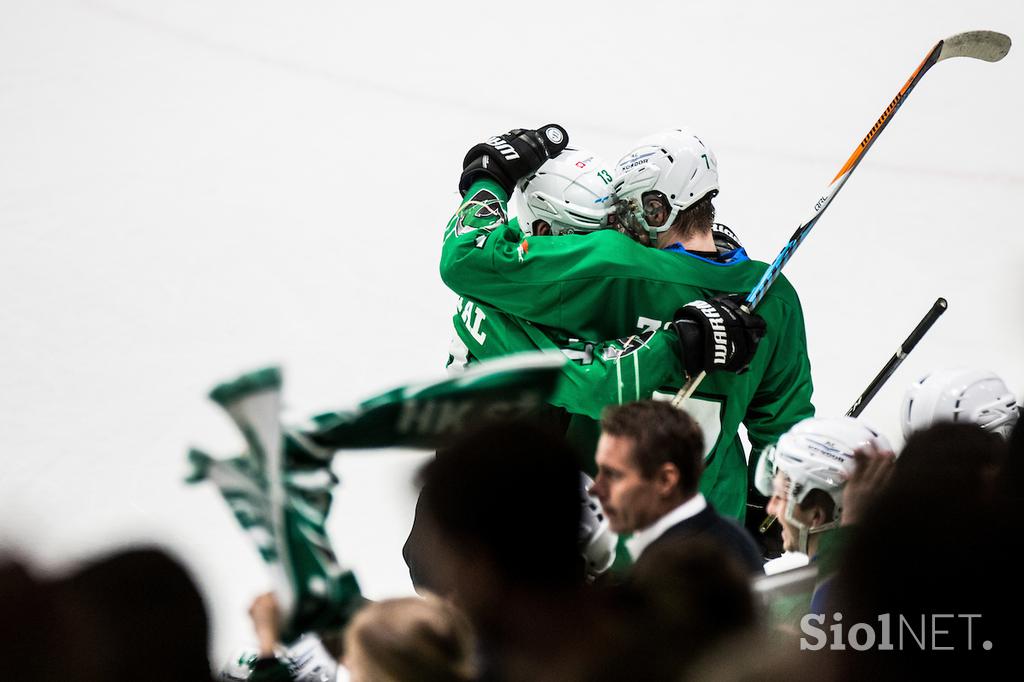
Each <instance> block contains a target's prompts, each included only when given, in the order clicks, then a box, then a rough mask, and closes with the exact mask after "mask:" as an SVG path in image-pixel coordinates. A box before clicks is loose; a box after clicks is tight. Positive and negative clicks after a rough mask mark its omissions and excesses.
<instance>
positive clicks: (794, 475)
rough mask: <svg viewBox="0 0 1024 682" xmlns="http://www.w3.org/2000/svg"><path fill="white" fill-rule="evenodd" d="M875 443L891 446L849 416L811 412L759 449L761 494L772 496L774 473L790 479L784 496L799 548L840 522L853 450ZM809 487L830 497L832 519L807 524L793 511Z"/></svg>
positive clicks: (757, 480)
mask: <svg viewBox="0 0 1024 682" xmlns="http://www.w3.org/2000/svg"><path fill="white" fill-rule="evenodd" d="M868 444H873V445H874V446H875V447H877V448H878V449H880V450H891V449H892V448H891V447H890V445H889V441H888V440H887V439H886V438H885V436H883V435H882V434H881V433H879V432H878V431H876V430H875V429H873V428H871V427H870V426H868V425H867V424H865V423H864V422H863V421H861V420H860V419H855V418H853V417H845V416H843V417H811V418H810V419H805V420H803V421H802V422H799V423H798V424H796V425H795V426H793V427H792V428H791V429H790V430H789V431H787V432H786V433H784V434H782V437H781V438H779V441H778V442H777V443H776V444H775V445H772V446H770V447H768V448H765V450H764V452H762V453H761V458H760V460H758V463H757V471H756V472H755V477H754V483H755V485H756V486H757V489H758V490H759V491H760V492H761V494H763V495H767V496H768V497H771V496H772V494H773V492H774V490H773V486H772V481H773V479H774V478H775V475H776V474H777V473H778V472H780V471H781V472H782V473H783V474H785V476H786V478H787V479H788V481H789V484H788V485H789V487H788V489H787V500H786V511H785V518H786V521H787V522H788V523H790V524H792V525H794V526H795V527H797V528H798V529H799V530H800V537H799V538H798V542H799V545H800V547H799V549H800V551H801V552H806V551H807V537H808V535H809V534H811V533H820V532H822V531H825V530H829V529H830V528H835V527H836V526H838V525H839V521H840V517H841V515H842V511H843V487H844V486H845V485H846V479H847V477H848V476H849V475H850V473H851V472H852V471H853V453H854V450H856V449H858V448H860V447H863V446H865V445H868ZM812 490H821V491H823V492H824V493H826V494H827V495H828V496H829V497H831V498H832V501H833V502H834V503H835V513H834V515H833V517H832V520H831V521H829V522H827V523H825V524H822V525H820V526H815V527H814V528H813V529H812V528H807V526H806V525H804V524H803V523H801V522H800V521H799V520H797V519H796V518H795V516H794V514H793V510H794V509H795V507H796V505H797V504H798V503H803V501H804V500H806V499H807V495H808V494H809V493H810V492H811V491H812Z"/></svg>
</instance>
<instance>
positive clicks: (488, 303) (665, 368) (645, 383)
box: [441, 180, 814, 519]
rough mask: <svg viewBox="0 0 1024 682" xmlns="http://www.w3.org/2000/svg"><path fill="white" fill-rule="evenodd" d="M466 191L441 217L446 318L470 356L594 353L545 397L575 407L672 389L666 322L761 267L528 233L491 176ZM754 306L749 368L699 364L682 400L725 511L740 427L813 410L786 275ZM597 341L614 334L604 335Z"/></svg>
mask: <svg viewBox="0 0 1024 682" xmlns="http://www.w3.org/2000/svg"><path fill="white" fill-rule="evenodd" d="M466 196H467V197H468V199H467V200H466V201H464V202H463V204H462V205H461V206H460V208H459V210H458V211H457V212H456V214H455V215H454V216H453V217H452V219H451V220H450V221H449V223H448V226H447V229H446V231H445V235H444V243H443V247H442V255H441V278H442V279H443V280H444V282H445V284H447V285H448V287H449V288H451V289H452V290H453V291H455V292H456V293H458V294H460V295H461V296H462V297H463V298H462V301H461V304H460V308H461V309H460V310H459V312H458V313H457V314H456V316H455V320H454V321H455V325H456V329H457V331H458V333H459V337H460V339H462V341H463V342H464V343H465V344H466V346H467V347H468V348H469V351H470V353H471V354H472V356H473V357H475V358H478V359H483V358H487V357H493V356H494V355H491V353H494V354H496V355H500V354H504V353H509V352H515V351H516V350H529V349H536V348H538V347H541V348H543V347H560V346H561V347H564V349H565V350H568V351H569V352H570V353H572V352H574V351H575V352H582V353H584V355H583V356H581V358H582V359H585V358H586V357H587V356H586V351H587V348H588V345H589V346H590V348H591V354H592V357H595V356H594V355H593V351H594V350H596V351H597V354H596V357H598V358H604V361H603V362H599V363H595V362H591V364H590V366H589V367H590V369H589V370H587V369H586V367H587V365H584V364H583V363H574V365H573V366H572V367H569V368H568V369H567V372H566V377H567V378H566V379H565V380H564V381H563V382H562V384H561V386H560V390H559V393H558V395H557V396H556V398H555V400H557V401H558V402H557V403H555V404H558V405H561V406H563V407H565V408H566V409H567V410H569V411H570V412H574V413H577V414H585V415H589V416H597V415H598V414H599V412H600V408H601V407H603V405H604V404H612V403H616V402H625V401H628V400H635V399H637V398H647V397H655V398H659V397H662V398H670V397H672V396H673V395H674V394H675V393H676V391H677V390H678V389H679V388H680V386H681V384H682V381H683V374H682V371H681V367H680V365H679V360H678V357H677V355H676V352H675V350H674V343H675V339H674V337H673V336H672V332H671V331H669V330H668V329H666V327H667V326H668V324H669V322H670V321H671V319H672V318H673V316H674V313H675V311H676V310H677V309H678V308H679V307H681V306H682V305H684V304H686V303H688V302H690V301H693V300H697V299H708V298H712V297H714V296H717V295H720V294H730V293H746V292H748V291H750V290H751V289H752V288H753V287H754V285H755V284H756V283H757V281H758V279H759V278H760V276H761V274H762V273H763V272H764V270H765V269H766V268H767V265H766V264H765V263H760V262H755V261H751V260H747V259H745V258H744V259H737V260H735V261H730V262H727V263H720V262H716V261H711V260H707V259H703V258H699V257H696V256H693V255H690V254H686V253H679V252H673V251H667V250H659V249H654V248H650V247H646V246H643V245H641V244H638V243H636V242H634V241H632V240H631V239H629V238H628V237H626V236H624V235H621V234H619V233H617V232H615V231H613V230H602V231H598V232H595V233H591V234H585V235H562V236H557V237H538V236H529V237H526V236H524V234H523V233H522V231H521V230H520V229H519V227H518V224H517V223H516V221H515V220H512V221H509V220H508V219H507V213H506V210H507V209H506V202H507V196H506V195H505V194H504V191H503V190H502V189H501V188H500V187H499V186H498V185H496V184H495V183H492V182H490V181H487V180H482V181H479V182H477V183H476V184H474V186H473V187H472V188H470V191H469V192H468V193H467V195H466ZM497 311H501V312H500V313H497ZM757 312H758V314H760V315H761V316H762V317H764V319H765V321H766V322H767V325H768V330H767V334H766V336H765V338H764V339H763V340H762V341H761V343H760V345H759V346H758V349H757V352H756V354H755V355H754V358H753V360H752V362H751V364H750V369H749V370H748V371H747V372H745V373H743V374H740V375H736V374H732V373H726V372H716V373H713V374H710V375H709V376H708V377H707V378H706V379H705V380H704V381H703V383H701V385H700V388H699V390H698V391H697V393H696V394H695V395H694V396H693V397H692V398H690V399H689V400H688V401H687V402H686V404H685V405H684V407H685V409H686V410H687V411H688V412H689V413H690V414H691V415H692V416H694V417H695V418H696V419H697V421H698V422H699V423H700V424H701V427H702V429H703V430H704V435H705V440H706V445H705V450H706V451H705V473H704V476H703V478H702V480H701V489H702V492H704V494H705V495H706V496H707V497H708V498H709V499H710V500H711V501H712V502H713V504H714V505H715V507H716V508H717V509H718V510H719V511H720V512H721V513H723V514H726V515H729V516H732V517H734V518H737V519H742V518H743V515H744V511H745V504H746V491H747V475H746V457H745V455H744V452H743V448H742V445H741V443H740V439H739V435H738V429H739V426H740V424H741V423H742V424H744V425H745V426H746V428H747V433H748V437H749V438H750V442H751V444H752V446H753V448H754V450H755V451H760V449H762V448H763V447H765V446H766V445H769V444H771V443H773V442H774V441H775V440H776V439H777V438H778V437H779V436H780V435H781V434H782V433H784V432H785V431H786V430H787V429H789V427H790V426H792V425H793V424H795V423H796V422H798V421H800V420H801V419H805V418H807V417H810V416H813V414H814V408H813V406H812V405H811V402H810V398H811V392H812V385H811V376H810V365H809V362H808V358H807V351H806V336H805V333H804V324H803V313H802V310H801V308H800V301H799V299H798V297H797V295H796V291H795V290H794V289H793V287H792V286H791V285H790V283H789V282H788V281H787V280H786V279H785V277H780V278H779V280H778V281H777V282H776V283H775V284H774V285H773V286H772V288H771V289H770V290H769V292H768V295H767V296H766V297H765V299H764V301H763V302H762V303H761V305H760V306H759V307H758V310H757ZM510 316H511V317H510ZM516 318H518V319H516ZM573 339H578V341H576V342H575V343H574V342H572V340H573ZM608 339H619V340H620V341H616V342H604V343H602V340H608ZM634 346H635V347H636V348H635V349H634V350H633V352H631V353H628V354H623V355H622V356H621V357H619V358H616V357H615V354H616V353H615V352H616V351H622V350H630V349H631V348H633V347H634ZM641 351H642V352H641ZM570 357H572V356H571V355H570ZM648 359H649V360H650V361H649V362H648ZM609 360H610V362H609ZM630 394H632V395H630ZM602 403H603V404H602Z"/></svg>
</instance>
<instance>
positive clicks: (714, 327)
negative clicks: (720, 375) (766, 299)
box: [672, 294, 766, 376]
mask: <svg viewBox="0 0 1024 682" xmlns="http://www.w3.org/2000/svg"><path fill="white" fill-rule="evenodd" d="M745 298H746V297H745V296H743V295H742V294H733V295H730V296H716V297H715V298H713V299H711V300H710V301H693V302H692V303H687V304H686V305H685V306H683V307H682V308H680V309H679V310H677V311H676V314H675V319H674V320H673V321H672V326H673V327H674V328H675V330H676V333H677V334H678V335H679V344H680V352H681V355H682V359H683V366H684V367H685V368H686V373H687V374H688V375H690V376H694V375H697V374H699V373H701V372H714V371H716V370H725V371H727V372H736V373H740V372H744V371H746V370H747V368H748V367H749V366H750V361H751V360H752V359H753V357H754V351H756V350H757V344H758V342H759V341H760V340H761V339H762V338H763V337H764V333H765V328H766V327H765V322H764V318H762V317H761V316H760V315H757V314H756V313H747V312H744V311H743V310H742V309H741V307H740V306H742V305H743V301H744V300H745Z"/></svg>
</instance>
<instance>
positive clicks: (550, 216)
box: [516, 147, 612, 234]
mask: <svg viewBox="0 0 1024 682" xmlns="http://www.w3.org/2000/svg"><path fill="white" fill-rule="evenodd" d="M608 168H609V166H608V164H606V163H605V162H604V161H603V160H602V159H601V158H599V157H598V156H596V155H595V154H592V153H591V152H589V151H586V150H585V149H574V148H572V147H568V148H566V149H565V150H564V151H563V152H562V153H561V154H559V155H558V156H556V157H555V158H553V159H548V160H547V161H545V162H544V164H543V165H542V166H541V167H540V168H538V169H537V172H536V173H533V174H531V175H528V176H527V177H525V178H523V179H522V180H520V181H519V183H518V184H517V187H518V188H519V194H518V196H517V201H516V210H517V211H518V213H519V226H520V227H521V228H522V230H523V232H525V233H526V234H533V226H534V224H535V223H536V222H537V221H538V220H543V221H545V222H546V223H548V224H549V225H551V234H572V233H575V232H593V231H594V230H600V229H602V228H605V227H607V226H608V213H609V211H610V210H611V206H612V200H611V183H612V174H611V173H610V172H609V170H608Z"/></svg>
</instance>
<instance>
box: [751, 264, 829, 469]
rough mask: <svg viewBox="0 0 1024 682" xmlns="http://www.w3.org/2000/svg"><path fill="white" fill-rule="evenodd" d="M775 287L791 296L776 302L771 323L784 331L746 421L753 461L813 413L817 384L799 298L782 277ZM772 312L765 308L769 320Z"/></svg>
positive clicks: (772, 350)
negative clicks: (776, 311) (812, 372)
mask: <svg viewBox="0 0 1024 682" xmlns="http://www.w3.org/2000/svg"><path fill="white" fill-rule="evenodd" d="M775 287H777V288H779V289H783V290H788V291H787V292H786V293H787V294H788V295H787V296H786V299H787V300H786V301H785V302H780V301H779V299H775V300H774V301H773V304H775V308H776V309H778V310H779V311H780V312H779V314H778V315H777V316H776V315H771V320H770V322H769V324H779V325H780V328H781V329H783V330H785V331H784V332H783V333H779V334H775V335H774V336H773V338H774V340H775V343H774V346H773V347H772V348H771V353H772V357H771V358H770V360H769V361H768V364H767V370H766V371H765V374H764V377H763V378H762V379H761V381H760V383H759V384H758V386H757V390H756V392H755V393H754V396H753V399H752V400H751V402H750V406H749V407H748V408H747V414H746V417H745V418H744V420H743V423H744V425H746V427H747V435H748V437H749V438H750V445H751V448H752V452H751V461H752V462H753V461H755V459H754V458H755V457H757V456H758V455H759V453H760V452H761V450H763V449H764V448H765V447H767V446H769V445H771V444H773V443H774V442H775V441H777V440H778V439H779V436H781V435H782V434H783V433H785V432H786V431H788V430H789V428H790V427H791V426H793V425H794V424H796V423H797V422H799V421H802V420H804V419H807V418H808V417H813V416H814V405H812V404H811V394H812V392H813V390H814V387H813V385H812V383H811V365H810V361H809V360H808V357H807V335H806V332H805V331H804V319H803V312H802V311H801V309H800V301H799V299H798V298H797V296H796V291H795V290H793V288H792V285H790V284H789V282H788V281H786V280H784V279H782V278H780V280H779V281H778V282H777V283H776V284H775ZM779 293H781V292H779ZM769 315H770V313H769V312H767V311H766V313H765V317H766V319H769Z"/></svg>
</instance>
